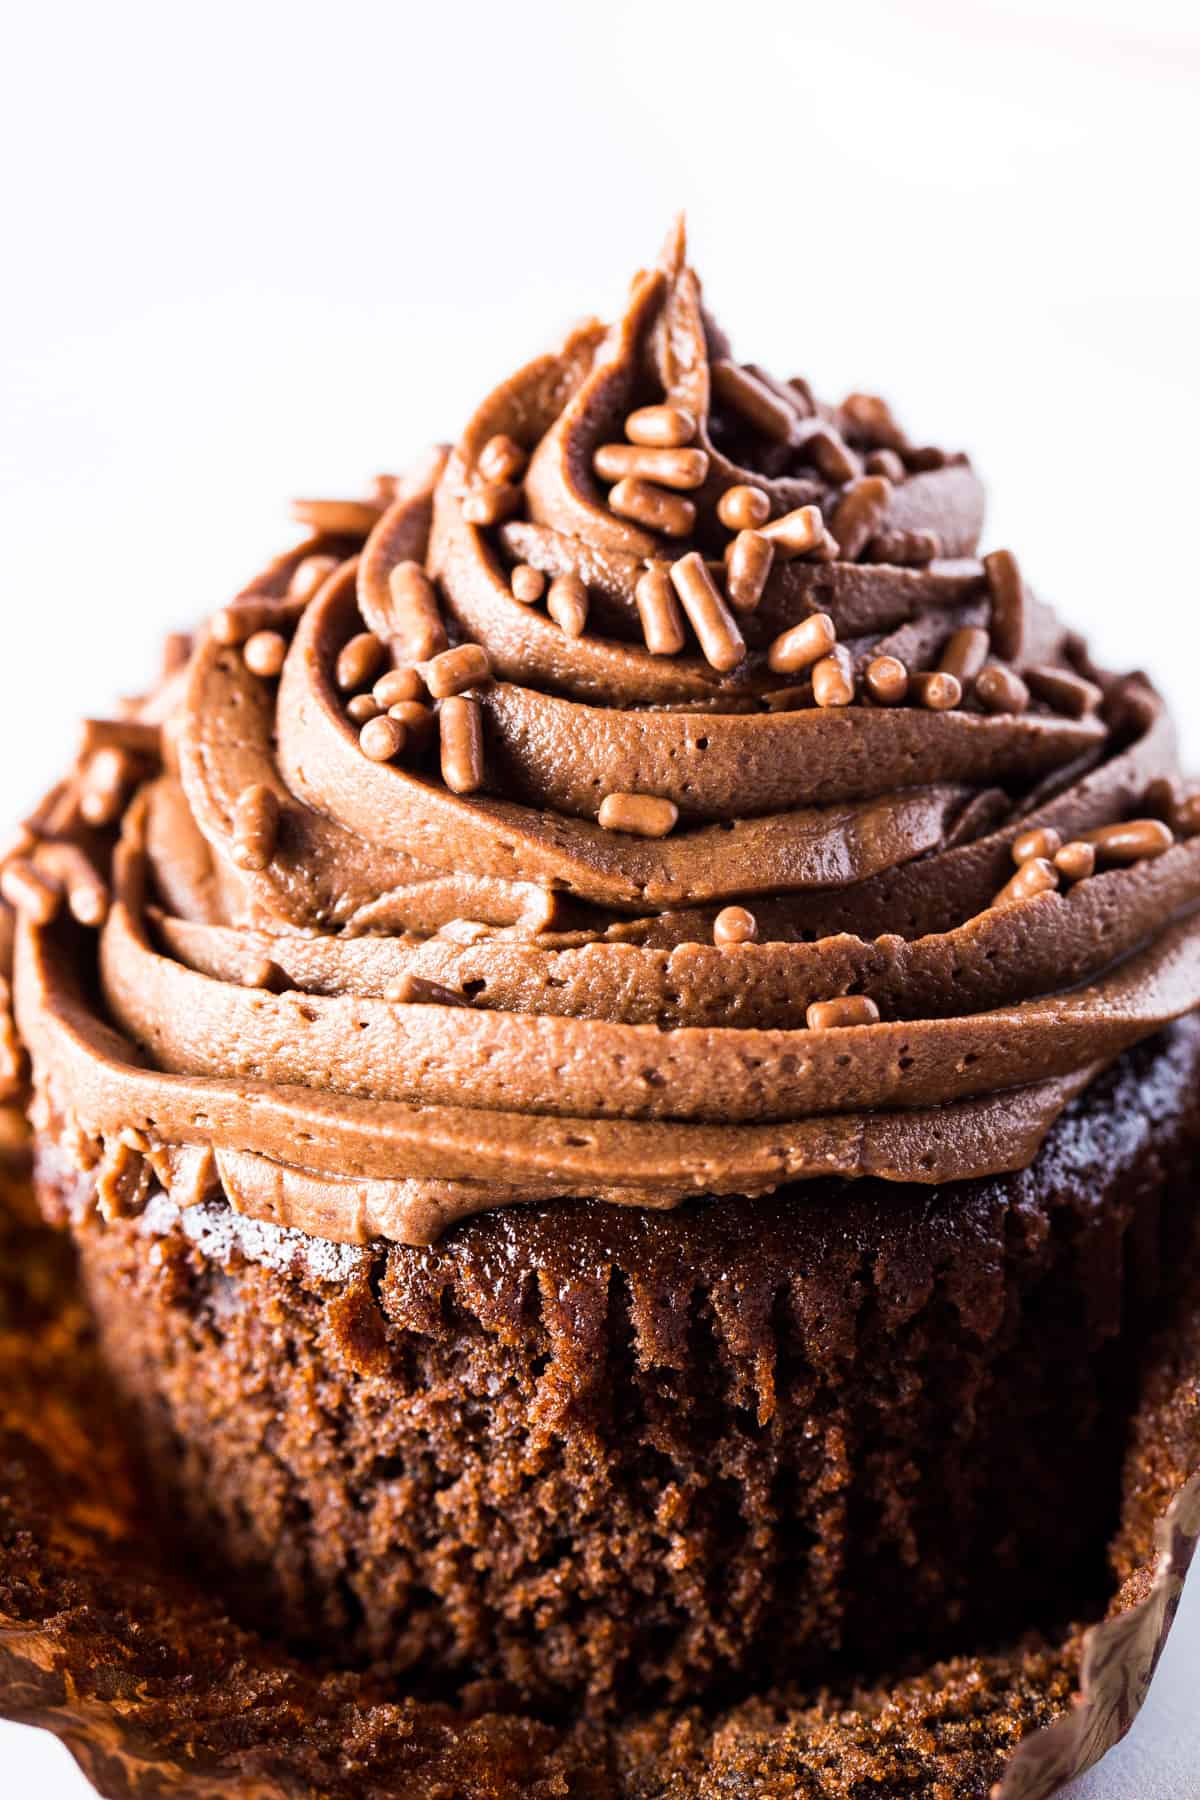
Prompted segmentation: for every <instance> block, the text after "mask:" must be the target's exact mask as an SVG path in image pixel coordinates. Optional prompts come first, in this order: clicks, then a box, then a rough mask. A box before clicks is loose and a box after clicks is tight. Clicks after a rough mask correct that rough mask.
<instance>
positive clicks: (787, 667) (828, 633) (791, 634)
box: [767, 613, 837, 675]
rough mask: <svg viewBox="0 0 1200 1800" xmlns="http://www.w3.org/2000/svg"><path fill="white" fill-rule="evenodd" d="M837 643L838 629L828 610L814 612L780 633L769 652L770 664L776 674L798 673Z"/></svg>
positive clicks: (809, 666) (826, 654) (818, 659)
mask: <svg viewBox="0 0 1200 1800" xmlns="http://www.w3.org/2000/svg"><path fill="white" fill-rule="evenodd" d="M836 643H837V628H836V626H835V625H834V622H833V620H832V619H831V618H830V616H829V614H828V613H813V614H812V615H811V617H809V618H807V619H801V621H800V623H799V624H798V625H791V626H789V627H788V629H787V630H786V631H782V632H780V634H779V636H778V637H777V638H776V639H775V641H774V643H773V644H772V645H771V647H770V649H769V650H768V651H767V666H768V667H769V668H770V669H772V670H773V671H774V673H775V674H776V675H795V674H797V673H798V672H799V671H800V670H801V669H808V668H811V667H812V665H813V663H815V662H819V661H820V659H821V657H823V656H828V655H829V652H830V651H831V650H832V649H833V647H834V645H835V644H836Z"/></svg>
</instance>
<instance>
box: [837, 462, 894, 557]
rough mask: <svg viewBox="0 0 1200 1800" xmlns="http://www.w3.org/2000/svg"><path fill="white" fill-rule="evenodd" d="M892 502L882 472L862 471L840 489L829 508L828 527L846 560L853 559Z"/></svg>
mask: <svg viewBox="0 0 1200 1800" xmlns="http://www.w3.org/2000/svg"><path fill="white" fill-rule="evenodd" d="M891 503H892V484H891V482H890V481H889V480H888V479H887V477H886V476H884V475H864V476H863V477H862V479H861V480H860V481H855V482H852V483H851V485H850V486H849V487H848V488H846V489H844V490H843V493H842V495H841V498H840V499H839V500H838V503H837V505H836V506H835V507H834V509H833V519H832V530H833V535H834V536H835V537H836V538H837V541H838V543H839V545H840V546H841V552H842V557H843V559H844V560H845V561H846V562H855V561H856V560H857V559H858V557H859V556H860V555H861V554H862V552H863V550H865V549H866V547H867V545H868V544H869V543H870V541H871V539H872V538H873V537H874V536H875V534H876V532H877V531H878V530H879V529H880V527H881V526H882V524H883V521H884V518H885V517H886V515H887V510H888V507H889V506H890V505H891Z"/></svg>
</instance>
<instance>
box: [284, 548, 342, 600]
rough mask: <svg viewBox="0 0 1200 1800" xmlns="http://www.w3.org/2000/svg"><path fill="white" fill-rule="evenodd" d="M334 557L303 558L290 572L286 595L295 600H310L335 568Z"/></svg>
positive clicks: (335, 558)
mask: <svg viewBox="0 0 1200 1800" xmlns="http://www.w3.org/2000/svg"><path fill="white" fill-rule="evenodd" d="M337 566H338V565H337V557H336V556H305V557H302V558H301V560H300V561H299V562H298V563H297V564H296V567H295V568H294V569H293V570H292V579H291V580H290V581H289V583H288V593H289V594H292V595H294V596H295V598H296V599H298V600H300V599H304V600H307V599H310V598H311V597H312V595H313V594H315V593H316V591H317V589H318V588H319V587H320V586H321V583H322V582H323V581H327V580H328V579H329V577H330V576H331V575H332V574H333V571H334V570H335V569H336V568H337Z"/></svg>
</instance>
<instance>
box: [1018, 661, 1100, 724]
mask: <svg viewBox="0 0 1200 1800" xmlns="http://www.w3.org/2000/svg"><path fill="white" fill-rule="evenodd" d="M1025 679H1026V681H1027V682H1028V683H1029V687H1030V689H1031V691H1032V692H1033V693H1035V694H1036V695H1037V697H1038V699H1039V700H1044V701H1045V702H1046V705H1047V706H1052V707H1053V708H1054V710H1055V712H1060V713H1065V714H1066V715H1067V717H1068V718H1069V719H1086V718H1087V716H1088V714H1089V713H1094V712H1095V711H1096V710H1097V708H1098V707H1099V706H1100V703H1101V702H1102V700H1103V699H1104V694H1103V691H1102V690H1101V689H1100V688H1098V687H1097V686H1096V684H1095V682H1094V681H1086V680H1085V679H1084V677H1083V676H1082V675H1074V674H1072V672H1071V671H1070V670H1069V669H1059V668H1056V667H1054V666H1053V665H1052V664H1047V663H1039V664H1037V665H1036V666H1035V667H1034V668H1032V669H1026V671H1025Z"/></svg>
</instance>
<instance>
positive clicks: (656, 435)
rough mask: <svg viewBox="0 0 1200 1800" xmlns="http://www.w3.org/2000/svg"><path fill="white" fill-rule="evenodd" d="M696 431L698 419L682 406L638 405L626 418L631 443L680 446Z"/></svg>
mask: <svg viewBox="0 0 1200 1800" xmlns="http://www.w3.org/2000/svg"><path fill="white" fill-rule="evenodd" d="M695 435H696V421H695V419H694V418H693V417H692V415H691V413H690V412H686V411H685V410H684V408H683V407H682V406H639V407H638V409H637V411H636V412H631V413H630V415H629V417H628V418H627V419H626V421H625V436H626V437H627V438H628V439H629V441H630V443H631V444H646V445H648V446H650V447H651V448H653V449H664V450H677V449H679V448H680V447H681V446H682V445H683V444H690V443H691V441H692V439H693V438H694V437H695Z"/></svg>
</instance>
